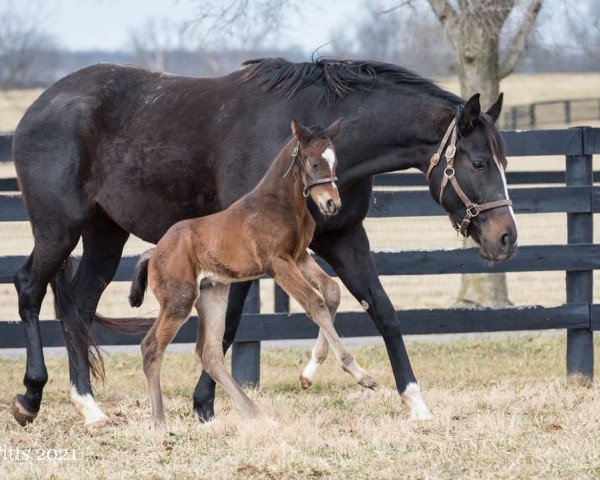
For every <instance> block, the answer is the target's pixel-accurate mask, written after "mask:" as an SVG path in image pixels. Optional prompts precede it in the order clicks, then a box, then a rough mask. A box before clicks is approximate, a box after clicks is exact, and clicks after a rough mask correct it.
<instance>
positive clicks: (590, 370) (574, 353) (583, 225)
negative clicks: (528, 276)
mask: <svg viewBox="0 0 600 480" xmlns="http://www.w3.org/2000/svg"><path fill="white" fill-rule="evenodd" d="M578 129H579V130H580V131H581V135H582V145H584V140H585V134H586V130H585V128H583V127H578ZM583 153H584V152H583V151H582V154H581V155H572V156H567V159H566V160H567V167H566V183H567V186H592V184H593V169H592V156H591V155H584V154H583ZM590 203H591V193H590ZM567 230H568V243H569V244H574V243H593V240H594V238H593V215H592V213H591V212H585V213H568V214H567ZM592 273H593V272H592V271H577V272H567V275H566V283H567V303H577V302H585V303H588V304H591V303H592V299H593V276H592ZM573 374H579V375H582V376H584V377H585V378H587V379H589V380H590V381H591V380H593V377H594V343H593V331H592V330H591V324H590V327H589V328H577V329H568V330H567V375H573Z"/></svg>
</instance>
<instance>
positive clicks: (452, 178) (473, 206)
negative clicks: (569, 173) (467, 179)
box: [426, 118, 512, 237]
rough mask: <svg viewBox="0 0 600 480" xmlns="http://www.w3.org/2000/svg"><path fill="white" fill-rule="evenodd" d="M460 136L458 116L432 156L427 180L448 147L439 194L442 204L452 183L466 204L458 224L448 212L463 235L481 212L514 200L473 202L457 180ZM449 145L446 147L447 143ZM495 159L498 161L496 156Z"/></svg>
mask: <svg viewBox="0 0 600 480" xmlns="http://www.w3.org/2000/svg"><path fill="white" fill-rule="evenodd" d="M457 137H458V132H457V128H456V118H454V119H453V120H452V122H450V126H449V127H448V130H446V133H445V134H444V138H442V142H441V143H440V146H439V147H438V149H437V152H435V153H434V154H433V155H432V156H431V161H430V162H429V168H428V169H427V173H426V177H427V181H429V180H430V179H431V174H432V173H433V170H434V169H435V167H436V165H437V164H438V163H439V161H440V159H441V157H442V151H443V150H444V148H446V155H445V157H446V168H445V169H444V178H443V179H442V185H441V187H440V195H439V204H440V205H442V198H443V196H444V190H445V189H446V187H447V186H448V184H450V185H452V187H453V188H454V191H455V192H456V194H457V195H458V197H459V198H460V199H461V200H462V202H463V203H464V204H465V207H466V212H465V216H464V218H463V219H462V221H461V222H460V224H457V223H455V222H454V220H452V216H451V215H450V213H448V217H450V222H451V223H452V227H453V228H454V229H455V230H456V231H457V232H459V233H460V234H461V235H462V236H463V237H468V236H469V225H471V221H472V220H473V218H475V217H476V216H477V215H479V214H480V213H481V212H484V211H486V210H492V209H494V208H498V207H510V206H511V205H512V201H511V200H510V199H509V198H505V199H503V200H496V201H494V202H487V203H483V204H481V205H480V204H477V203H474V202H472V201H471V200H470V199H469V197H467V195H466V194H465V192H464V191H463V189H462V188H460V185H459V184H458V181H457V180H456V171H455V170H454V157H455V155H456V140H457ZM448 139H450V143H448ZM447 143H448V146H447V147H446V144H447ZM494 161H495V162H497V159H496V157H495V156H494Z"/></svg>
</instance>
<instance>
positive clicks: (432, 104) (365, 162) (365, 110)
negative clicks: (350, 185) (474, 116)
mask: <svg viewBox="0 0 600 480" xmlns="http://www.w3.org/2000/svg"><path fill="white" fill-rule="evenodd" d="M371 97H372V98H371ZM459 104H460V99H459V98H458V97H456V100H455V101H452V99H451V98H440V97H434V96H432V95H426V94H418V95H416V94H414V92H413V93H411V92H410V91H406V90H403V89H402V88H398V89H396V90H393V91H392V90H391V89H390V90H388V91H386V92H380V93H379V94H378V93H373V94H371V95H369V96H368V97H367V98H366V99H365V100H364V101H363V104H362V106H361V109H360V111H359V113H358V114H357V115H356V116H355V117H350V118H349V119H348V121H347V122H346V124H345V125H344V132H343V135H342V136H341V137H340V142H338V144H337V145H336V149H337V151H338V158H339V162H340V163H339V167H338V172H339V177H340V182H343V183H346V182H348V181H352V180H356V179H360V178H364V177H369V176H372V175H376V174H379V173H384V172H391V171H395V170H406V169H408V168H418V169H419V170H421V171H422V172H423V173H425V172H426V171H427V167H428V165H429V161H430V158H431V155H433V153H435V151H436V150H437V148H438V145H439V143H440V141H441V139H442V137H443V135H444V132H445V131H446V129H447V128H448V125H449V124H450V122H451V121H452V118H453V117H454V112H455V110H456V106H457V105H459ZM394 105H398V106H402V108H399V107H398V108H396V110H395V111H390V108H394ZM354 139H360V141H359V142H356V140H354Z"/></svg>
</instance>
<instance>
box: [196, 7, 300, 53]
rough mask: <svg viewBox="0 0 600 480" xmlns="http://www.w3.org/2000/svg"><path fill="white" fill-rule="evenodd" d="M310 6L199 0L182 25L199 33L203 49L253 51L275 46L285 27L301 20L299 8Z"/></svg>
mask: <svg viewBox="0 0 600 480" xmlns="http://www.w3.org/2000/svg"><path fill="white" fill-rule="evenodd" d="M310 4H311V0H308V1H305V2H304V3H303V4H302V5H301V4H300V2H299V1H298V0H203V1H198V9H197V12H198V14H197V16H196V17H195V18H193V19H190V21H189V22H188V24H187V25H186V26H187V28H188V30H189V31H191V32H195V33H198V34H199V36H200V40H201V44H202V45H204V46H205V47H209V48H210V47H213V48H214V47H215V46H216V45H220V46H221V47H222V45H224V44H228V45H230V46H234V47H249V48H257V47H260V46H264V45H267V44H269V43H271V44H276V43H277V39H278V38H279V37H280V36H281V35H282V34H283V35H285V33H284V32H285V29H286V27H288V26H289V25H290V24H291V23H292V22H294V21H297V20H298V19H299V18H301V10H300V8H301V7H302V8H306V7H307V6H309V5H310ZM235 42H237V44H235Z"/></svg>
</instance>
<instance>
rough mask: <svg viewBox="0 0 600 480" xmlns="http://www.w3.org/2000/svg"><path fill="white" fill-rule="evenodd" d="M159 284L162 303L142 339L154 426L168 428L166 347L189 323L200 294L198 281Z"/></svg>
mask: <svg viewBox="0 0 600 480" xmlns="http://www.w3.org/2000/svg"><path fill="white" fill-rule="evenodd" d="M166 288H167V286H166V285H159V286H158V288H157V289H155V291H154V293H155V295H156V297H157V299H158V301H159V303H160V312H159V314H158V318H157V319H156V322H154V325H152V328H150V330H149V331H148V333H147V334H146V336H145V337H144V340H142V357H143V364H144V374H145V375H146V380H147V381H148V390H149V398H150V407H151V409H152V417H153V419H154V423H155V425H157V426H159V427H163V428H164V427H165V424H166V422H165V413H164V407H163V399H162V392H161V387H160V370H161V364H162V358H163V355H164V353H165V349H166V348H167V346H168V345H169V343H171V341H172V340H173V338H174V337H175V335H176V334H177V332H178V331H179V329H180V328H181V326H182V325H183V324H184V323H185V322H186V320H187V319H188V316H189V314H190V311H191V310H192V308H193V306H194V302H195V301H196V298H197V296H198V286H197V284H196V283H195V282H193V283H191V282H185V281H176V280H171V281H170V282H169V285H168V291H167V290H166Z"/></svg>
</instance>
